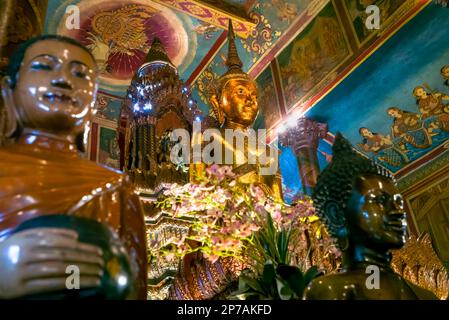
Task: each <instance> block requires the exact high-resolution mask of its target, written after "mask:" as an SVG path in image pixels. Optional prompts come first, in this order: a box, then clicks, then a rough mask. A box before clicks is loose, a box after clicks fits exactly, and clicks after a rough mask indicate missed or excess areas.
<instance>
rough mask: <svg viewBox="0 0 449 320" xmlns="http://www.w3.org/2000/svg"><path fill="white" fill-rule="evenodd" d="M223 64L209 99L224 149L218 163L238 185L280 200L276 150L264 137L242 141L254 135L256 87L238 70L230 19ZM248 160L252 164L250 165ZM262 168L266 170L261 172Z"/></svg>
mask: <svg viewBox="0 0 449 320" xmlns="http://www.w3.org/2000/svg"><path fill="white" fill-rule="evenodd" d="M226 65H227V67H228V71H227V72H226V73H225V74H223V75H222V76H221V77H220V78H219V79H218V80H217V81H216V83H215V85H213V87H212V89H211V95H210V99H209V101H210V103H211V105H212V108H213V111H214V114H215V117H216V119H217V122H218V127H219V128H220V130H221V133H222V134H221V136H219V137H218V139H219V140H220V142H221V145H222V146H223V149H224V150H223V161H222V163H226V164H228V165H232V167H233V171H234V173H236V174H237V175H238V181H240V182H241V183H246V184H258V185H260V186H261V187H262V189H264V190H265V192H266V193H267V194H269V195H271V196H273V197H275V198H277V199H279V200H282V184H281V176H280V171H279V166H278V150H277V149H276V148H273V147H270V146H268V145H267V144H266V137H265V136H264V135H257V136H255V140H257V143H256V144H257V146H256V145H254V144H253V145H252V144H251V143H249V139H246V138H248V137H250V136H251V134H255V133H256V132H255V131H253V129H252V127H253V124H254V121H255V119H256V117H257V115H258V113H259V105H258V103H257V85H256V82H255V81H254V80H253V79H251V77H250V76H249V75H248V74H246V73H245V72H244V71H243V70H242V66H243V64H242V61H241V60H240V58H239V56H238V52H237V47H236V45H235V34H234V30H233V26H232V22H231V20H229V31H228V58H227V60H226ZM230 133H231V134H234V136H235V137H236V139H235V140H230V139H226V136H231V134H230ZM258 133H259V132H258ZM239 135H240V136H241V137H244V138H245V140H244V144H243V150H241V149H240V148H241V147H242V146H238V145H236V144H237V141H238V136H239ZM234 142H235V143H234ZM261 146H262V147H261ZM226 154H232V155H233V162H232V163H227V162H228V161H225V160H226V159H225V158H226ZM239 154H240V155H243V157H241V158H240V159H242V161H239V160H238V159H239ZM251 158H254V159H255V161H253V162H251V160H250V159H251ZM263 168H265V169H266V172H265V173H264V172H263ZM269 171H271V172H269Z"/></svg>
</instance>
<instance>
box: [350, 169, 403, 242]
mask: <svg viewBox="0 0 449 320" xmlns="http://www.w3.org/2000/svg"><path fill="white" fill-rule="evenodd" d="M347 220H348V228H349V234H350V237H351V239H353V241H354V242H359V244H362V245H371V246H372V245H374V246H377V247H382V248H385V249H392V248H400V247H402V246H403V245H404V243H405V234H406V229H407V223H406V215H405V211H404V206H403V199H402V196H401V195H400V194H399V192H398V190H397V189H396V186H395V185H394V184H393V182H392V181H390V180H388V179H386V178H384V177H382V176H379V175H361V176H360V177H359V178H358V179H357V182H356V183H355V185H354V188H353V193H352V196H351V199H350V200H349V203H348V215H347Z"/></svg>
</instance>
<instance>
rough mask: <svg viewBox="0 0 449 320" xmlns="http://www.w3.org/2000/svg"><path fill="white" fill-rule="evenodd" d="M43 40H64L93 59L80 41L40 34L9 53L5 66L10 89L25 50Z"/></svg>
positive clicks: (15, 81) (12, 86)
mask: <svg viewBox="0 0 449 320" xmlns="http://www.w3.org/2000/svg"><path fill="white" fill-rule="evenodd" d="M44 40H56V41H60V42H64V43H68V44H71V45H74V46H77V47H78V48H81V49H83V50H84V51H86V52H87V53H89V55H90V56H91V57H92V59H93V60H94V61H95V58H94V56H93V55H92V53H91V52H90V51H89V50H88V49H87V48H86V47H85V46H83V45H82V44H81V43H79V42H78V41H76V40H75V39H72V38H69V37H65V36H59V35H53V34H46V35H41V36H37V37H34V38H31V39H29V40H28V41H25V42H24V43H22V44H21V45H20V46H19V47H18V48H17V49H16V50H15V51H14V53H13V54H12V55H11V59H10V60H9V65H8V68H7V75H8V76H9V78H10V79H11V80H10V81H11V82H10V86H11V88H12V89H14V88H15V86H16V83H17V74H18V73H19V71H20V68H21V66H22V61H23V58H24V57H25V54H26V51H27V50H28V48H29V47H31V46H32V45H33V44H35V43H37V42H39V41H44Z"/></svg>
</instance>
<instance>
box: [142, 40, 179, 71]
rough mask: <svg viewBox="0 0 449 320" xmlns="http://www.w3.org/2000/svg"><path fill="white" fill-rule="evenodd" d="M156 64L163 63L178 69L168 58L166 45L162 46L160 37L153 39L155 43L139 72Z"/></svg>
mask: <svg viewBox="0 0 449 320" xmlns="http://www.w3.org/2000/svg"><path fill="white" fill-rule="evenodd" d="M155 62H163V63H165V64H168V65H170V66H172V67H173V68H175V69H176V67H175V65H174V64H173V63H172V62H171V60H170V58H169V57H168V55H167V51H166V50H165V48H164V45H163V44H162V42H161V40H160V39H159V38H158V37H155V38H154V39H153V43H152V44H151V47H150V50H149V51H148V53H147V55H146V57H145V61H144V63H143V65H142V66H141V67H140V68H139V70H141V69H143V68H144V67H145V66H147V65H149V64H152V63H155Z"/></svg>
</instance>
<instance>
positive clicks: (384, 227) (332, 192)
mask: <svg viewBox="0 0 449 320" xmlns="http://www.w3.org/2000/svg"><path fill="white" fill-rule="evenodd" d="M313 201H314V204H315V207H316V209H317V213H318V214H319V215H320V217H321V218H322V219H323V221H324V223H325V225H326V227H327V229H328V231H329V233H330V234H331V235H332V236H333V237H334V238H336V239H337V243H338V246H339V248H340V250H341V251H342V270H341V271H340V272H339V273H336V274H330V275H325V276H321V277H318V278H316V279H314V280H313V281H312V283H311V284H310V285H309V286H308V288H307V289H306V292H305V295H304V298H305V299H312V300H313V299H322V300H331V299H332V300H333V299H336V300H351V299H367V300H370V299H373V300H378V299H387V300H413V299H436V296H435V295H434V294H433V293H431V292H430V291H427V290H425V289H422V288H420V287H418V286H415V285H414V284H412V283H410V282H408V281H406V280H405V279H404V278H403V277H401V276H400V275H399V274H397V273H395V272H394V271H393V268H392V266H391V259H392V255H391V250H394V249H400V248H402V247H403V246H404V244H405V241H406V231H407V229H406V228H407V224H406V213H405V211H404V207H403V199H402V196H401V195H400V194H399V192H398V190H397V187H396V185H395V181H394V178H393V177H392V175H391V174H390V172H389V171H387V170H386V169H385V168H383V167H381V166H380V165H378V164H376V163H374V162H372V161H371V160H369V159H366V158H364V157H363V156H361V155H360V154H358V153H356V152H355V151H354V150H353V149H352V146H351V145H350V143H349V142H348V141H347V140H346V139H345V138H343V136H342V135H341V134H340V133H337V135H336V138H335V143H334V146H333V158H332V162H331V163H330V164H329V166H328V167H327V168H326V169H325V170H324V171H323V172H322V173H321V174H320V176H319V177H318V182H317V185H316V187H315V190H314V193H313Z"/></svg>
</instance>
